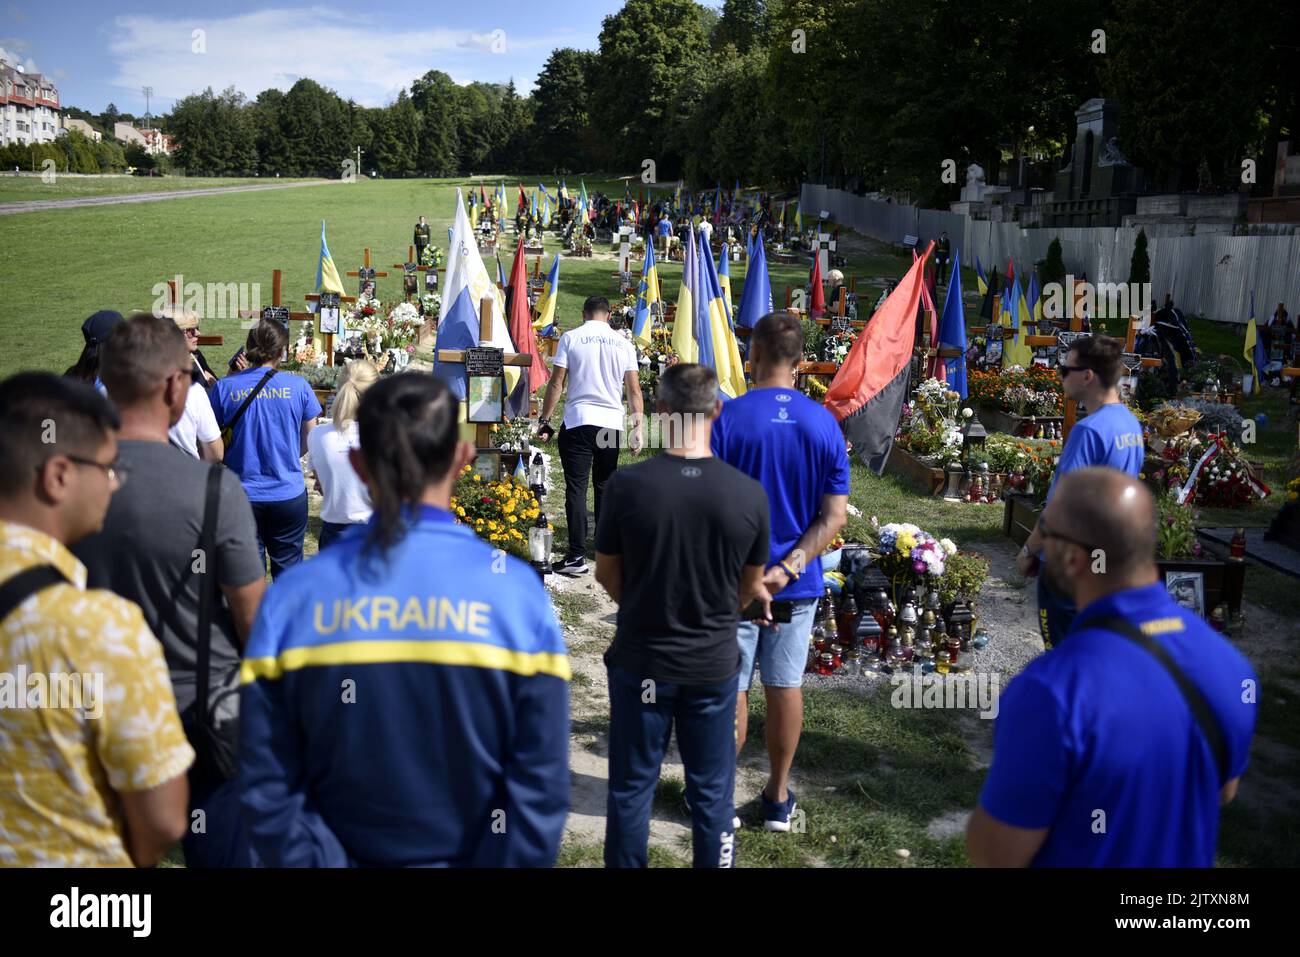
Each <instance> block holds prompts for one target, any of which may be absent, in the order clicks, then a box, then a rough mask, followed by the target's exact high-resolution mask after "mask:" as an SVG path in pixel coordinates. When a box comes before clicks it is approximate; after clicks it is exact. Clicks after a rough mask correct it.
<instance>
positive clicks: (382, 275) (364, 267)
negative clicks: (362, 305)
mask: <svg viewBox="0 0 1300 957" xmlns="http://www.w3.org/2000/svg"><path fill="white" fill-rule="evenodd" d="M370 269H371V266H370V247H369V246H367V247H366V249H365V256H364V262H363V264H362V266H361V269H360V270H357V271H356V272H350V273H348V275H349V276H351V277H352V278H353V279H360V278H361V273H362V271H365V272H369V271H370ZM368 278H370V279H374V278H383V279H387V278H388V273H386V272H377V273H374V274H373V276H370V277H368ZM359 291H360V290H358V292H359Z"/></svg>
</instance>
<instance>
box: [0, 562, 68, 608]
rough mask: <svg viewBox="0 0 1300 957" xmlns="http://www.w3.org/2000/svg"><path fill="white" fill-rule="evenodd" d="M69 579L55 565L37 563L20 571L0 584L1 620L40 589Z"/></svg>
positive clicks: (63, 582)
mask: <svg viewBox="0 0 1300 957" xmlns="http://www.w3.org/2000/svg"><path fill="white" fill-rule="evenodd" d="M67 581H68V579H67V578H66V577H64V574H63V572H61V571H59V570H58V569H57V568H55V567H54V566H53V565H37V566H36V567H35V568H28V569H26V570H25V571H21V572H19V573H18V574H17V575H14V576H13V577H12V578H9V579H8V580H6V581H5V583H4V584H2V585H0V621H4V620H5V619H6V618H8V617H9V614H10V612H12V611H13V610H14V609H16V608H17V607H18V606H19V605H21V604H22V603H23V602H25V601H26V600H27V599H28V598H30V597H32V595H35V594H36V593H37V592H38V591H43V590H44V589H46V588H49V587H50V586H51V585H60V584H66V583H67Z"/></svg>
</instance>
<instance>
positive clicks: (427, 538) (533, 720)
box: [239, 506, 569, 867]
mask: <svg viewBox="0 0 1300 957" xmlns="http://www.w3.org/2000/svg"><path fill="white" fill-rule="evenodd" d="M365 532H366V528H365V527H364V526H363V527H362V528H359V529H355V530H353V531H352V532H350V533H347V534H345V535H344V536H343V537H342V538H340V539H339V540H338V542H337V543H336V544H335V545H334V546H331V548H330V549H328V550H327V551H325V552H323V553H321V554H320V555H319V556H318V557H316V558H314V559H312V560H311V561H309V562H307V563H305V564H302V565H298V566H295V567H293V568H290V569H288V570H287V571H286V572H285V573H284V574H283V575H282V576H281V577H280V578H279V579H278V580H277V581H276V582H275V583H274V584H273V585H272V586H271V588H270V590H269V591H268V592H267V595H266V598H265V600H264V601H263V602H262V607H261V609H260V611H259V613H258V616H257V622H256V625H255V626H254V629H253V633H252V635H251V636H250V638H249V643H248V648H247V649H246V652H245V660H244V665H243V691H242V700H241V708H242V711H241V731H240V734H241V738H240V772H239V774H240V781H239V784H240V791H241V800H242V803H243V807H244V810H245V813H246V816H247V818H248V823H249V828H250V831H251V837H252V842H253V845H254V847H255V849H256V851H257V853H258V855H259V857H260V858H261V860H262V862H263V863H264V864H266V865H268V866H272V867H285V866H326V867H330V866H387V867H400V866H532V867H539V866H550V865H551V864H553V863H554V861H555V856H556V853H557V852H558V849H559V845H560V838H561V835H562V834H563V830H564V821H565V815H566V812H567V810H568V804H569V701H568V697H569V692H568V680H569V663H568V658H567V656H566V654H565V648H564V643H563V640H562V639H561V637H560V630H559V627H558V625H557V624H556V621H555V615H554V612H553V611H552V609H551V603H550V600H549V599H548V597H547V594H546V590H545V589H544V588H543V587H542V585H541V582H540V580H539V579H538V577H537V574H536V572H534V571H533V570H532V569H531V568H530V567H529V566H528V565H526V564H525V563H523V562H521V561H519V560H517V559H515V558H512V557H508V556H506V555H505V554H504V553H503V552H500V551H498V550H496V549H493V548H492V547H491V546H490V545H488V544H487V543H485V542H483V541H481V540H480V539H478V538H477V537H476V536H475V535H474V534H473V532H471V531H470V530H469V529H468V528H466V527H465V526H462V525H457V524H455V522H454V521H453V519H452V517H451V514H450V513H449V512H447V511H445V510H443V509H440V508H434V507H432V506H422V507H421V508H420V510H419V513H418V517H417V518H416V520H415V521H414V522H413V523H412V525H411V528H410V531H409V532H408V533H407V535H406V536H405V537H404V538H403V539H402V540H401V541H400V542H399V543H398V544H397V545H395V546H394V547H393V548H392V549H391V550H389V552H388V553H387V560H385V559H384V558H382V557H378V556H377V555H376V553H375V552H373V551H367V550H365V537H366V536H365ZM431 558H434V559H435V561H436V564H433V565H432V566H431V562H430V559H431Z"/></svg>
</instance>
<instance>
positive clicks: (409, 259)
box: [348, 246, 443, 302]
mask: <svg viewBox="0 0 1300 957" xmlns="http://www.w3.org/2000/svg"><path fill="white" fill-rule="evenodd" d="M366 251H367V252H369V250H366ZM412 267H414V268H412ZM393 268H394V269H400V270H402V273H403V275H405V274H406V273H407V272H414V273H416V274H417V275H418V274H420V273H422V272H429V271H430V270H433V271H435V272H442V271H443V270H441V269H435V268H434V267H433V266H421V265H420V264H419V262H418V261H417V260H416V258H415V247H414V246H407V247H406V262H404V263H393ZM348 275H349V276H351V275H352V273H348ZM375 275H377V276H380V275H383V276H386V275H388V274H387V273H375ZM402 295H403V296H404V297H405V299H406V301H407V302H410V301H411V293H409V292H407V291H406V283H405V282H403V283H402ZM419 295H420V292H419V283H417V284H416V292H415V296H416V298H419Z"/></svg>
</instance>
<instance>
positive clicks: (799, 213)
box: [794, 202, 803, 236]
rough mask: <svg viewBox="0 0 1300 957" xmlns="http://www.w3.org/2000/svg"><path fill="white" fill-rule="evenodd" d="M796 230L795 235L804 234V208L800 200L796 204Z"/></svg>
mask: <svg viewBox="0 0 1300 957" xmlns="http://www.w3.org/2000/svg"><path fill="white" fill-rule="evenodd" d="M794 231H795V235H798V236H802V235H803V208H802V204H801V203H798V202H796V203H795V204H794Z"/></svg>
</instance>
